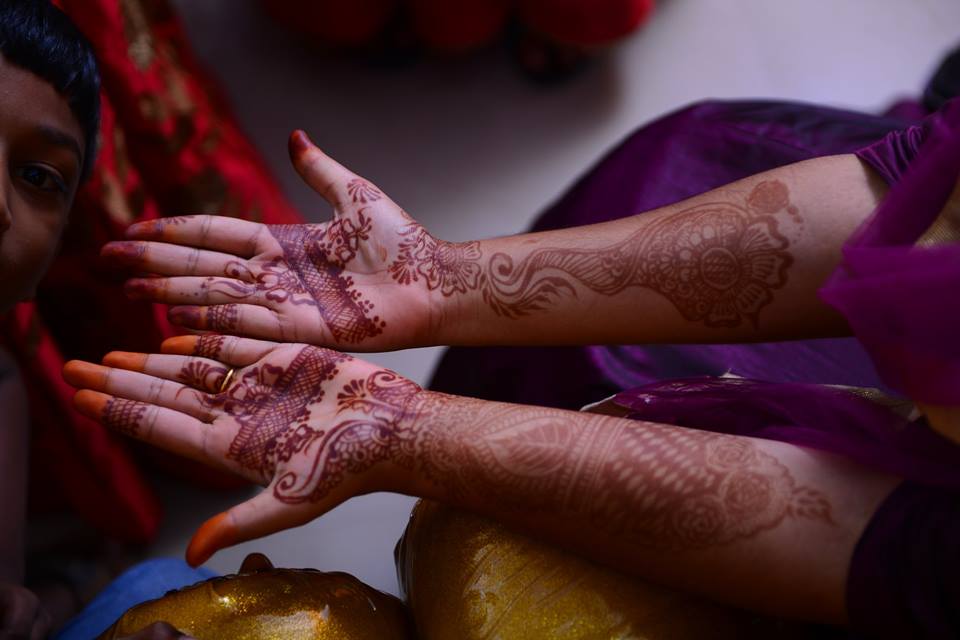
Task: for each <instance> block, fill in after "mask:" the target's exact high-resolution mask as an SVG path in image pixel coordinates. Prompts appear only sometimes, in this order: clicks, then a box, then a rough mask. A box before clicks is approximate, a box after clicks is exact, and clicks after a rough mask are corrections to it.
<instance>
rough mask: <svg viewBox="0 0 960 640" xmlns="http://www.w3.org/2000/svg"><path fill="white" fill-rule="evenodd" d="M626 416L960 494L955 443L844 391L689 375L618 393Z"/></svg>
mask: <svg viewBox="0 0 960 640" xmlns="http://www.w3.org/2000/svg"><path fill="white" fill-rule="evenodd" d="M614 402H615V403H616V404H617V405H619V406H621V407H623V408H625V409H627V410H628V411H629V413H628V414H627V416H626V417H628V418H632V419H635V420H649V421H652V422H661V423H664V424H676V425H680V426H684V427H690V428H693V429H702V430H704V431H715V432H721V433H729V434H734V435H739V436H749V437H753V438H765V439H767V440H779V441H781V442H789V443H791V444H795V445H798V446H802V447H809V448H813V449H819V450H822V451H828V452H830V453H834V454H837V455H842V456H844V457H846V458H848V459H850V460H853V461H855V462H859V463H860V464H863V465H864V466H867V467H870V468H871V469H874V470H876V471H881V472H885V473H889V474H891V475H896V476H900V477H903V478H907V479H909V480H911V481H913V482H916V483H918V484H923V485H928V486H934V487H942V488H947V489H952V490H955V491H960V447H958V446H956V445H954V444H953V443H952V442H951V441H949V440H947V439H946V438H944V437H942V436H940V435H939V434H937V433H936V432H935V431H933V430H931V429H930V428H929V427H928V426H927V425H926V424H925V423H924V422H923V421H922V420H909V419H908V418H907V416H905V415H903V413H901V412H897V411H895V410H893V409H892V408H891V407H889V406H886V405H883V404H880V403H878V402H876V401H875V400H873V399H868V398H867V397H863V396H861V395H859V394H857V393H853V392H852V391H851V390H849V389H844V388H837V387H828V386H823V385H816V384H796V383H775V382H765V381H757V380H747V379H743V378H687V379H683V380H670V381H666V382H658V383H653V384H649V385H646V386H643V387H639V388H636V389H628V390H626V391H623V392H621V393H619V394H617V395H616V396H615V397H614Z"/></svg>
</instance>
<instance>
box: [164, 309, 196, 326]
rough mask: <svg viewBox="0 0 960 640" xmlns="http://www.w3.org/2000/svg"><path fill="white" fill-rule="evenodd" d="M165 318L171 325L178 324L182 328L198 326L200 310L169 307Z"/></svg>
mask: <svg viewBox="0 0 960 640" xmlns="http://www.w3.org/2000/svg"><path fill="white" fill-rule="evenodd" d="M167 318H168V319H169V320H170V322H172V323H173V324H179V325H180V326H183V327H199V326H200V309H198V308H197V307H171V308H170V311H168V312H167Z"/></svg>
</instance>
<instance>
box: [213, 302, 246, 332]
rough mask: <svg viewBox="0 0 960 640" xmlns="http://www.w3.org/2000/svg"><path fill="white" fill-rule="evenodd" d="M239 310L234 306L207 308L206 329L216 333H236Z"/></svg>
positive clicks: (224, 305) (223, 305)
mask: <svg viewBox="0 0 960 640" xmlns="http://www.w3.org/2000/svg"><path fill="white" fill-rule="evenodd" d="M239 318H240V310H239V308H238V306H237V305H235V304H218V305H214V306H212V307H208V308H207V327H209V328H211V329H216V330H217V331H230V332H233V331H236V330H237V325H238V324H239V322H238V320H239Z"/></svg>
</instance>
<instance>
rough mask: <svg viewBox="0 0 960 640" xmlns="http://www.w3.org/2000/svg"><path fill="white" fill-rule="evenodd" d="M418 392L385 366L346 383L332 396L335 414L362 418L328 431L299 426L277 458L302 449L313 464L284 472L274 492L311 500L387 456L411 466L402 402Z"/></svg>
mask: <svg viewBox="0 0 960 640" xmlns="http://www.w3.org/2000/svg"><path fill="white" fill-rule="evenodd" d="M418 392H420V387H419V386H418V385H417V384H415V383H413V382H410V381H409V380H406V379H404V378H401V377H400V376H398V375H397V374H395V373H393V372H392V371H386V370H384V371H377V372H376V373H374V374H372V375H371V376H369V377H368V378H367V379H365V380H353V381H351V382H350V383H348V384H347V385H346V386H345V387H344V388H343V390H342V391H340V393H338V394H337V406H338V408H339V410H340V411H341V412H343V411H351V412H356V413H360V414H362V417H359V418H349V419H347V420H344V421H342V422H339V423H337V424H335V425H334V426H332V427H330V428H329V429H314V428H311V427H309V426H306V425H301V426H300V427H299V428H298V429H297V432H296V434H295V436H294V437H292V438H290V439H289V440H288V441H287V442H286V443H285V444H286V447H285V449H284V450H283V452H282V453H281V455H280V459H281V460H288V459H289V458H290V457H291V456H292V455H293V454H295V453H301V452H307V453H308V454H311V455H312V456H313V465H312V467H311V468H310V471H309V472H308V473H306V474H303V475H300V474H297V473H296V472H293V471H289V472H287V473H285V474H284V475H283V476H281V477H280V478H279V480H278V482H277V485H276V487H275V488H274V495H275V496H276V497H277V499H279V500H281V501H283V502H287V503H300V502H316V501H318V500H321V499H322V498H324V497H325V496H326V495H327V494H328V493H329V492H330V491H331V490H332V489H333V488H335V487H336V486H338V485H340V484H341V483H342V482H343V481H344V476H345V475H346V474H347V473H361V472H363V471H366V470H367V469H369V468H370V467H372V466H374V465H375V464H377V463H378V462H382V461H384V460H389V461H390V462H392V463H393V464H397V465H400V466H401V467H403V468H406V469H412V468H413V466H414V460H415V457H414V456H415V453H416V450H415V447H416V439H415V435H416V432H415V430H414V427H413V419H412V415H411V414H410V413H409V412H408V405H409V404H410V402H411V400H412V399H413V398H414V397H415V396H416V395H417V393H418Z"/></svg>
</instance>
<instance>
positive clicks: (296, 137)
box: [287, 129, 312, 160]
mask: <svg viewBox="0 0 960 640" xmlns="http://www.w3.org/2000/svg"><path fill="white" fill-rule="evenodd" d="M287 146H288V149H289V151H290V157H291V158H293V159H294V160H297V159H299V158H300V156H302V155H303V154H304V153H306V152H307V151H309V150H310V147H311V146H312V143H311V142H310V138H309V137H308V136H307V134H306V132H305V131H304V130H303V129H297V130H296V131H294V132H293V133H291V134H290V141H289V143H288V145H287Z"/></svg>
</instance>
